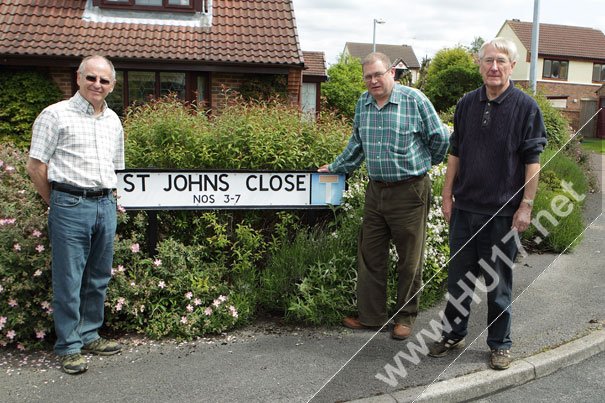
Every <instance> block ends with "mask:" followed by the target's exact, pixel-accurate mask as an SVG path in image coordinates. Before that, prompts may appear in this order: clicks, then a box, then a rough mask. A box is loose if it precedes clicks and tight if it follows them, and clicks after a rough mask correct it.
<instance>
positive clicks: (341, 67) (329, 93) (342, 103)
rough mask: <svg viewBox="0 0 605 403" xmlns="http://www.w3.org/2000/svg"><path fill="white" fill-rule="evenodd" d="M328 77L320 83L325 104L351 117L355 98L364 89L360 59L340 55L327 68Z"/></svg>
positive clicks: (355, 101)
mask: <svg viewBox="0 0 605 403" xmlns="http://www.w3.org/2000/svg"><path fill="white" fill-rule="evenodd" d="M328 77H330V79H329V80H328V81H327V82H325V83H322V84H321V93H322V94H323V95H324V96H325V99H326V106H327V107H328V108H330V109H332V110H334V111H337V113H338V114H340V115H342V116H344V117H346V118H348V119H353V116H354V115H355V104H356V103H357V99H358V98H359V96H360V95H361V94H362V93H363V92H364V91H365V90H366V86H365V84H364V82H363V73H362V67H361V61H360V60H359V59H357V58H354V57H350V56H341V58H340V60H339V61H338V63H336V64H333V65H332V66H330V67H329V68H328Z"/></svg>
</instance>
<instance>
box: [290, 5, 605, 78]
mask: <svg viewBox="0 0 605 403" xmlns="http://www.w3.org/2000/svg"><path fill="white" fill-rule="evenodd" d="M535 1H538V2H539V21H540V23H549V24H560V25H574V26H581V27H589V28H595V29H598V30H600V31H603V32H605V1H604V0H500V1H485V0H414V1H405V0H293V3H294V15H295V17H296V24H297V26H298V39H299V41H300V45H301V48H302V50H305V51H323V52H324V53H325V56H326V62H327V63H328V66H329V65H331V64H334V63H336V62H337V61H338V56H339V55H340V54H341V53H342V51H343V49H344V45H345V43H346V42H362V43H372V37H373V29H374V19H377V20H384V21H385V23H384V24H376V43H380V44H388V45H402V44H405V45H410V46H412V48H413V50H414V53H415V54H416V57H417V58H418V61H419V62H420V61H422V59H423V58H424V57H426V56H428V57H432V56H433V55H434V54H435V53H436V52H437V51H439V50H440V49H443V48H452V47H455V46H457V45H464V46H468V45H470V44H471V43H472V42H473V40H474V39H475V38H476V37H481V38H483V39H485V40H488V39H491V38H493V37H494V36H496V34H497V33H498V31H499V30H500V28H501V27H502V25H503V24H504V21H506V20H507V19H519V20H521V21H527V22H531V21H533V19H534V2H535Z"/></svg>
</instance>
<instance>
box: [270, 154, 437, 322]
mask: <svg viewBox="0 0 605 403" xmlns="http://www.w3.org/2000/svg"><path fill="white" fill-rule="evenodd" d="M444 174H445V166H444V165H443V164H441V165H439V166H437V167H434V168H433V169H432V170H431V173H430V175H431V178H432V180H433V181H434V184H435V186H436V187H437V188H439V187H440V186H441V185H442V181H443V175H444ZM366 183H367V178H366V177H365V175H364V173H363V171H362V172H360V173H356V174H355V175H354V176H353V177H352V178H350V179H349V189H348V190H347V191H346V192H345V195H344V198H343V204H342V205H341V206H340V207H339V208H338V210H337V211H336V221H335V224H334V227H333V229H332V231H322V232H318V233H316V232H306V233H301V234H299V236H298V237H297V238H296V239H295V240H294V241H293V242H292V243H290V244H286V245H284V246H283V247H282V250H281V251H279V253H276V254H275V255H273V256H272V257H271V258H270V260H269V262H268V264H267V266H266V268H265V270H264V271H263V278H264V279H267V281H266V282H265V284H272V285H273V287H274V288H277V287H275V284H274V283H271V281H270V280H273V279H274V278H275V277H277V278H279V279H280V282H279V284H284V285H285V287H284V288H283V289H282V290H281V291H282V294H283V295H285V297H282V298H279V299H276V300H274V303H275V304H277V305H279V306H273V308H274V309H275V308H280V309H282V310H286V318H287V319H289V320H295V321H303V322H306V323H310V324H325V323H330V324H335V323H339V322H340V320H341V319H342V317H343V315H346V314H351V313H354V312H356V299H357V298H356V295H355V289H356V282H357V280H356V274H357V267H356V256H357V234H358V232H359V228H360V225H361V220H362V217H363V205H364V195H365V184H366ZM439 191H440V190H439ZM439 199H440V198H439V197H435V198H434V203H433V204H432V205H431V209H430V213H429V222H428V225H427V243H426V246H425V264H424V270H423V280H424V283H425V287H424V289H423V293H422V298H421V306H422V307H427V306H430V305H431V304H434V303H435V302H436V301H439V300H440V299H441V297H442V295H443V290H444V289H443V284H444V281H445V279H446V278H447V270H446V269H445V264H446V262H447V258H448V256H449V246H448V243H447V236H448V235H447V233H448V226H447V224H446V223H445V220H444V218H443V216H442V214H441V212H440V211H439V208H440V205H441V204H440V202H439ZM291 257H295V259H293V260H294V261H290V258H291ZM397 259H398V258H397V253H396V251H395V248H394V246H392V245H391V248H390V265H389V277H388V279H389V281H388V284H387V288H388V293H387V295H388V300H387V306H388V308H389V310H391V311H392V310H393V309H394V307H395V304H396V297H397V296H396V290H397V281H396V278H397V274H396V263H397ZM285 264H288V265H290V266H285ZM286 267H287V269H286ZM285 270H288V271H287V273H288V274H290V277H287V276H286V275H284V271H285ZM276 273H277V276H276ZM279 284H277V285H279ZM292 284H294V286H293V285H292ZM293 288H294V292H293V291H292V289H293ZM279 294H280V292H279V288H277V290H274V291H273V294H272V295H279Z"/></svg>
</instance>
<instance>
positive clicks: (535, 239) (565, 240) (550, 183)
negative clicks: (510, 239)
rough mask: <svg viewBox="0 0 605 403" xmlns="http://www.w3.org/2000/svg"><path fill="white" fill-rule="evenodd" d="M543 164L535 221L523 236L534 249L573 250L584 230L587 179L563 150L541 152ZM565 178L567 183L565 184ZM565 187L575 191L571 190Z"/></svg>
mask: <svg viewBox="0 0 605 403" xmlns="http://www.w3.org/2000/svg"><path fill="white" fill-rule="evenodd" d="M541 163H542V170H541V172H540V182H539V185H538V193H537V194H536V199H535V202H534V208H533V213H532V217H533V221H532V225H530V227H529V228H528V230H527V231H525V232H524V233H523V239H524V240H525V242H526V244H527V245H528V246H529V248H531V249H537V250H540V251H548V252H555V253H560V252H564V251H572V250H573V249H574V247H575V246H576V245H577V244H578V243H579V242H580V240H581V234H582V232H583V231H584V220H583V217H582V206H583V200H584V196H585V195H586V193H587V192H588V188H589V182H588V179H587V178H586V175H585V174H584V172H583V171H582V169H581V168H580V167H579V166H578V165H577V164H576V163H575V162H574V161H573V160H572V159H571V158H570V157H569V156H567V155H566V154H564V153H563V152H557V151H555V150H552V149H547V150H546V151H544V153H542V155H541ZM563 181H565V182H566V183H567V184H568V185H567V186H563ZM565 187H567V188H568V189H569V188H570V187H571V189H573V190H572V191H571V192H570V191H568V190H565ZM574 193H575V194H576V195H577V196H575V195H574ZM577 199H580V200H577ZM565 200H568V203H570V204H567V203H565ZM561 203H563V204H561ZM553 204H554V207H553Z"/></svg>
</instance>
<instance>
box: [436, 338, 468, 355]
mask: <svg viewBox="0 0 605 403" xmlns="http://www.w3.org/2000/svg"><path fill="white" fill-rule="evenodd" d="M465 344H466V342H465V341H464V337H463V338H461V339H452V338H449V337H445V336H442V337H441V340H439V341H436V342H433V343H431V344H429V356H431V357H443V356H445V355H446V354H447V353H448V351H450V350H452V349H460V348H463V347H464V346H465Z"/></svg>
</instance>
